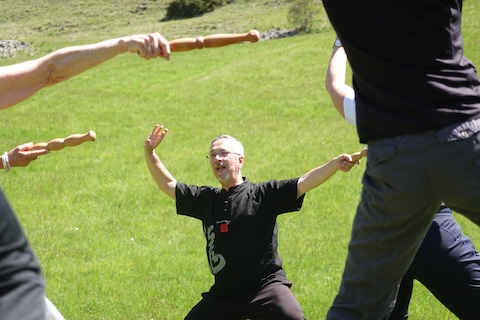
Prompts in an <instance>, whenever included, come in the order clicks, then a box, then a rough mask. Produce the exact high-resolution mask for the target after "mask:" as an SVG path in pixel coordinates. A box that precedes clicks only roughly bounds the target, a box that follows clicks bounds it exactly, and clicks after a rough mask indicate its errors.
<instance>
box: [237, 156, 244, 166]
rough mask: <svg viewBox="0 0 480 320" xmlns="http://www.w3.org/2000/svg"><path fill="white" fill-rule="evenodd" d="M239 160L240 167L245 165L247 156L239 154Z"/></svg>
mask: <svg viewBox="0 0 480 320" xmlns="http://www.w3.org/2000/svg"><path fill="white" fill-rule="evenodd" d="M238 162H239V163H240V169H241V168H242V167H243V164H244V162H245V157H244V156H239V157H238Z"/></svg>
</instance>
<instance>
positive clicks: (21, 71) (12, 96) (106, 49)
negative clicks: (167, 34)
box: [0, 33, 170, 109]
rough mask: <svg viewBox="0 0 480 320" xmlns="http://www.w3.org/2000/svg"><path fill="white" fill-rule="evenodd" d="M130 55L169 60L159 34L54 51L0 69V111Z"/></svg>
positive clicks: (165, 46) (168, 53)
mask: <svg viewBox="0 0 480 320" xmlns="http://www.w3.org/2000/svg"><path fill="white" fill-rule="evenodd" d="M124 52H132V53H137V55H138V56H139V57H141V58H143V59H146V60H148V59H151V58H156V57H162V58H164V59H167V60H168V59H169V58H170V46H169V43H168V41H167V40H166V39H164V38H163V37H162V36H161V35H160V34H158V33H151V34H140V35H133V36H127V37H122V38H117V39H110V40H105V41H102V42H98V43H94V44H87V45H81V46H72V47H67V48H63V49H59V50H56V51H54V52H52V53H50V54H48V55H46V56H44V57H41V58H39V59H36V60H30V61H26V62H22V63H18V64H14V65H10V66H4V67H0V109H2V108H8V107H11V106H13V105H15V104H17V103H20V102H21V101H23V100H25V99H27V98H29V97H31V96H32V95H33V94H35V93H36V92H37V91H39V90H40V89H42V88H44V87H46V86H49V85H53V84H56V83H59V82H62V81H65V80H67V79H70V78H72V77H74V76H76V75H78V74H80V73H82V72H84V71H86V70H88V69H90V68H93V67H95V66H97V65H99V64H101V63H104V62H105V61H107V60H110V59H112V58H113V57H115V56H117V55H119V54H121V53H124Z"/></svg>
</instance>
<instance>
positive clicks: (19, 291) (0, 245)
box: [0, 189, 45, 320]
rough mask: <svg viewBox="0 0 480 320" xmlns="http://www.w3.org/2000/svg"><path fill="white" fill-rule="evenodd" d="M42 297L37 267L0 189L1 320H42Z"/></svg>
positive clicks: (43, 286) (42, 283)
mask: <svg viewBox="0 0 480 320" xmlns="http://www.w3.org/2000/svg"><path fill="white" fill-rule="evenodd" d="M44 296H45V281H44V278H43V275H42V272H41V269H40V265H39V263H38V261H37V259H36V257H35V255H34V253H33V251H32V249H31V248H30V245H29V244H28V241H27V238H26V237H25V234H24V233H23V230H22V228H21V227H20V224H19V222H18V220H17V218H16V216H15V214H14V212H13V210H12V208H11V207H10V205H9V203H8V201H7V199H6V198H5V195H4V194H3V192H2V190H1V189H0V319H2V320H44V319H45V298H44Z"/></svg>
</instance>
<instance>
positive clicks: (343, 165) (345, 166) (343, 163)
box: [340, 160, 355, 172]
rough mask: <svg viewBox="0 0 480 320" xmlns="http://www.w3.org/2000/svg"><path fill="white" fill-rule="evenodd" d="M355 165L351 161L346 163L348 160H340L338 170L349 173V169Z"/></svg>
mask: <svg viewBox="0 0 480 320" xmlns="http://www.w3.org/2000/svg"><path fill="white" fill-rule="evenodd" d="M354 165H355V163H354V162H351V161H348V160H342V161H341V162H340V170H342V171H344V172H348V171H350V169H352V167H353V166H354Z"/></svg>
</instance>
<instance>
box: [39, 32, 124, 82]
mask: <svg viewBox="0 0 480 320" xmlns="http://www.w3.org/2000/svg"><path fill="white" fill-rule="evenodd" d="M124 52H126V44H125V41H124V40H123V38H118V39H111V40H106V41H102V42H99V43H95V44H88V45H81V46H74V47H68V48H64V49H60V50H57V51H55V52H52V53H51V54H49V55H47V56H45V57H43V58H41V59H40V60H41V63H42V64H44V65H45V71H46V72H45V73H44V76H45V77H46V78H45V81H46V85H51V84H55V83H58V82H61V81H64V80H67V79H70V78H72V77H74V76H76V75H78V74H80V73H82V72H84V71H86V70H88V69H91V68H93V67H95V66H97V65H99V64H101V63H104V62H105V61H107V60H110V59H112V58H113V57H115V56H117V55H119V54H120V53H124Z"/></svg>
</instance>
